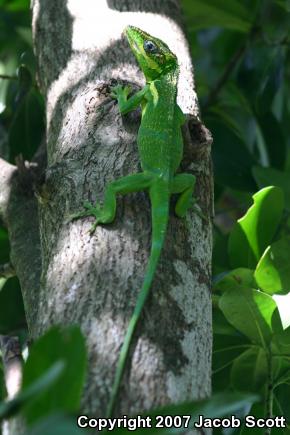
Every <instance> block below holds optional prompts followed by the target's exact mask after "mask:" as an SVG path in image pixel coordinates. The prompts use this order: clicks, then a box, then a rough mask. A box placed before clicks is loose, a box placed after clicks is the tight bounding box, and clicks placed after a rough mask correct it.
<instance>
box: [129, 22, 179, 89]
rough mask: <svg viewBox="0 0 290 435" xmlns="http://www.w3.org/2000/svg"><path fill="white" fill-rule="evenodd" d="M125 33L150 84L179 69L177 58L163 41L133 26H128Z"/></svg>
mask: <svg viewBox="0 0 290 435" xmlns="http://www.w3.org/2000/svg"><path fill="white" fill-rule="evenodd" d="M125 32H126V35H127V38H128V41H129V44H130V47H131V49H132V51H133V53H134V55H135V57H136V59H137V61H138V63H139V65H140V68H141V70H142V71H143V73H144V75H145V77H146V80H147V81H148V82H150V81H151V80H155V79H157V78H158V77H160V76H162V75H163V74H166V73H167V72H168V71H169V70H173V69H175V70H177V69H178V63H177V57H176V56H175V54H174V53H172V51H170V49H169V47H168V45H166V44H165V43H164V42H163V41H161V40H160V39H158V38H155V37H154V36H151V35H149V34H148V33H146V32H144V31H143V30H141V29H138V28H137V27H133V26H128V27H127V28H126V30H125Z"/></svg>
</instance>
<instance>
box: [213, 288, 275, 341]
mask: <svg viewBox="0 0 290 435" xmlns="http://www.w3.org/2000/svg"><path fill="white" fill-rule="evenodd" d="M219 306H220V309H221V310H222V312H223V313H224V315H225V317H226V318H227V320H228V322H230V323H231V324H232V325H233V326H234V327H235V328H236V329H237V330H238V331H240V332H242V333H243V334H245V335H246V336H247V337H248V338H249V339H250V340H251V341H252V342H253V343H256V344H258V345H260V346H262V347H263V348H266V347H267V346H268V344H269V342H270V340H271V338H272V326H271V321H272V315H273V313H274V311H275V309H276V308H277V307H276V303H275V301H274V300H273V299H272V298H271V296H269V295H267V294H265V293H262V292H260V291H258V290H254V289H249V288H242V287H240V288H239V289H230V290H227V291H226V292H225V293H223V294H222V296H221V298H220V300H219Z"/></svg>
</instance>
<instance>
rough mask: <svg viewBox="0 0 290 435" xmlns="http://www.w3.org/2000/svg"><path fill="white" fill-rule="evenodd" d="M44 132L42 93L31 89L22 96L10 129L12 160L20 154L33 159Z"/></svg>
mask: <svg viewBox="0 0 290 435" xmlns="http://www.w3.org/2000/svg"><path fill="white" fill-rule="evenodd" d="M43 134H44V105H43V101H42V98H41V97H40V95H39V94H38V93H37V92H35V91H34V90H31V91H30V92H28V93H27V95H25V96H24V97H23V98H22V101H21V104H20V105H19V107H18V110H17V111H16V113H15V115H14V118H13V121H12V123H11V126H10V130H9V147H10V160H13V159H14V158H15V156H17V155H18V154H20V153H21V154H22V155H23V157H24V158H25V159H31V158H32V156H33V154H34V153H35V151H36V149H37V148H38V147H39V145H40V141H41V139H42V137H43Z"/></svg>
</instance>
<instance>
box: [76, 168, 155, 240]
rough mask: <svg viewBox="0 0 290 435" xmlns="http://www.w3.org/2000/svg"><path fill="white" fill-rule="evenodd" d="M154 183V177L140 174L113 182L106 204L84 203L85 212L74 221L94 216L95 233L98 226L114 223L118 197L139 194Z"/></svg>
mask: <svg viewBox="0 0 290 435" xmlns="http://www.w3.org/2000/svg"><path fill="white" fill-rule="evenodd" d="M151 182H152V175H149V174H145V173H143V172H140V173H139V174H134V175H128V176H127V177H122V178H119V179H118V180H115V181H112V182H111V183H110V184H108V186H107V187H106V190H105V196H104V204H103V206H102V207H101V206H100V205H99V204H96V205H95V206H94V205H93V204H91V203H89V202H85V203H84V207H85V210H84V211H82V212H80V213H77V214H75V215H73V216H72V220H75V219H78V218H81V217H85V216H94V217H95V222H94V224H93V226H92V228H91V230H90V232H91V233H93V232H94V231H95V229H96V227H97V225H98V224H108V223H110V222H112V221H113V220H114V218H115V215H116V196H117V195H118V194H121V195H125V194H126V193H130V192H138V191H140V190H146V189H148V188H149V186H150V184H151Z"/></svg>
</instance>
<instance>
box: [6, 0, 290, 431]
mask: <svg viewBox="0 0 290 435" xmlns="http://www.w3.org/2000/svg"><path fill="white" fill-rule="evenodd" d="M29 3H30V2H29V0H0V75H1V77H2V79H1V78H0V155H1V157H2V158H5V159H6V160H8V161H10V162H11V163H15V161H17V159H18V158H19V156H20V155H22V157H23V159H27V160H29V159H31V158H32V156H33V155H34V153H35V151H36V150H37V148H38V146H39V143H40V141H41V139H42V137H43V133H44V128H45V127H44V125H45V124H44V119H45V117H44V103H43V99H42V97H41V95H40V93H39V92H38V89H37V85H36V78H35V60H34V57H33V51H32V40H31V28H30V21H31V17H30V11H29ZM181 3H182V8H183V11H184V21H185V25H186V31H187V37H188V40H189V43H190V47H191V52H192V58H193V64H194V66H195V78H196V87H197V92H198V96H199V101H200V109H201V116H202V119H203V121H204V122H205V124H206V126H207V127H208V128H209V129H210V130H211V132H212V134H213V138H214V143H213V149H212V156H213V162H214V174H215V208H216V217H215V221H214V253H213V283H214V284H213V287H214V289H213V313H214V358H213V392H214V396H213V399H211V401H206V402H200V403H197V404H195V405H193V404H189V405H188V404H183V405H180V406H176V407H171V408H168V409H165V410H164V413H169V414H170V413H171V414H183V415H185V414H190V415H192V417H194V416H196V415H199V414H201V413H204V414H205V413H206V415H207V416H216V417H218V416H221V415H225V414H227V413H236V415H237V416H240V417H241V418H243V417H244V416H245V415H247V414H253V415H255V416H256V417H269V416H276V415H283V416H285V418H286V419H287V421H288V424H289V421H290V406H289V397H290V314H289V312H290V296H289V291H290V263H289V252H290V219H289V212H290V182H289V180H290V157H289V156H290V153H289V149H290V148H289V145H290V143H289V115H290V113H289V112H290V101H289V84H290V82H289V76H290V62H289V60H290V56H289V42H290V34H289V28H290V2H289V1H288V0H243V1H242V0H228V1H226V2H221V1H220V0H182V1H181ZM253 195H254V198H253ZM0 224H1V223H0ZM6 263H9V240H8V235H7V232H6V230H5V228H4V226H3V225H2V226H0V265H1V264H2V265H4V264H6ZM287 304H288V305H287ZM287 307H288V309H287ZM0 333H1V334H12V333H13V334H17V335H19V337H20V338H21V342H22V343H24V345H25V336H26V323H25V315H24V309H23V303H22V299H21V291H20V288H19V283H18V281H17V278H16V277H13V278H9V279H7V278H1V277H0ZM72 360H74V361H77V363H76V364H74V365H72V363H71V361H72ZM85 360H86V353H85V346H84V341H83V338H82V336H81V334H80V332H79V331H78V329H77V328H75V327H73V328H68V329H66V330H64V331H62V330H60V329H58V328H54V329H52V330H51V331H49V332H48V333H47V334H46V335H45V336H44V337H42V338H41V339H40V340H39V342H38V343H35V345H34V346H33V347H32V350H31V352H30V355H29V358H28V361H27V363H26V364H25V368H24V382H23V390H22V392H21V393H20V395H19V396H18V397H17V399H16V400H15V401H14V402H9V403H8V405H7V404H6V405H4V404H2V407H0V416H2V417H3V416H4V415H6V416H7V415H13V414H14V413H16V412H19V410H22V413H23V415H25V416H26V419H27V421H28V423H29V424H31V425H33V424H36V425H34V426H33V429H31V430H30V431H29V433H30V434H35V435H37V434H40V433H42V435H45V434H50V433H51V432H50V430H51V427H52V426H53V427H54V428H58V429H57V430H58V431H57V432H56V429H55V430H54V433H55V434H57V435H58V434H60V435H64V434H76V435H77V434H79V433H84V430H81V431H79V430H78V429H77V427H76V425H75V423H74V422H73V421H71V420H70V419H69V418H67V417H65V416H64V415H63V414H62V413H66V414H67V413H72V412H75V411H76V410H77V409H78V407H79V401H80V392H81V388H82V385H83V380H84V376H85V366H86V363H85ZM0 378H1V382H0V387H1V388H0V393H1V395H2V399H4V397H5V388H4V381H3V370H2V368H0ZM72 379H75V380H76V381H75V382H74V383H72V382H71V380H72ZM245 380H246V381H245ZM60 385H61V386H62V387H61V389H60ZM63 390H65V391H66V393H67V394H66V396H67V395H68V393H69V392H70V393H71V395H70V397H71V400H66V397H64V396H63V395H62V394H61V392H62V391H63ZM216 395H218V396H216ZM52 397H57V398H58V400H57V401H56V400H55V401H53V400H52ZM48 398H49V401H50V402H49V403H50V406H49V407H47V408H46V407H44V406H43V403H44V402H43V401H44V400H48ZM56 411H57V412H58V413H61V414H58V415H56V414H55V412H56ZM48 414H50V416H49V417H48V419H46V418H44V419H43V417H47V415H48ZM152 416H153V417H152V418H154V414H152ZM248 430H251V433H256V431H257V433H260V432H259V430H257V429H246V428H245V427H244V425H243V424H242V426H241V427H240V428H237V429H232V430H231V429H229V430H223V429H215V430H214V433H227V434H229V433H244V432H247V431H248ZM263 431H264V430H263ZM263 431H262V432H263ZM119 432H120V433H124V432H125V431H124V430H123V431H122V430H120V431H116V433H119ZM146 433H170V429H169V428H164V429H163V430H162V429H160V430H157V429H152V430H148V429H147V430H146ZM272 433H279V434H280V433H285V434H286V433H289V428H288V429H287V428H284V429H273V430H272Z"/></svg>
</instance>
